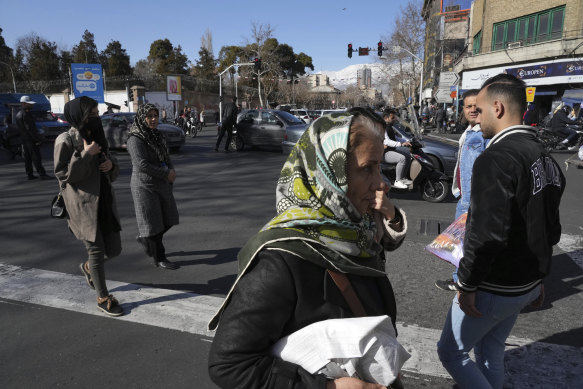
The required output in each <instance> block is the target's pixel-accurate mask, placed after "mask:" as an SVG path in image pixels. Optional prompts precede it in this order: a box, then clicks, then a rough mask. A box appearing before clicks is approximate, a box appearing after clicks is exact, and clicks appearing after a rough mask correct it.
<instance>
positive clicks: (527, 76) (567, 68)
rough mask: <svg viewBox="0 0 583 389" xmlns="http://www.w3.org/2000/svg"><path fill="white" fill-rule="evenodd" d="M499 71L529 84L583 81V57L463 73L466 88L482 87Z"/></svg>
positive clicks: (463, 85)
mask: <svg viewBox="0 0 583 389" xmlns="http://www.w3.org/2000/svg"><path fill="white" fill-rule="evenodd" d="M499 73H508V74H512V75H513V76H516V77H518V78H520V79H521V80H524V82H525V83H526V85H528V86H538V85H554V84H568V83H579V82H583V58H568V59H559V60H555V61H548V62H537V63H530V64H525V65H522V66H515V67H495V68H489V69H481V70H474V71H468V72H464V73H463V77H462V87H463V88H464V89H474V88H480V87H481V86H482V83H483V82H484V81H486V80H487V79H488V78H490V77H492V76H495V75H496V74H499Z"/></svg>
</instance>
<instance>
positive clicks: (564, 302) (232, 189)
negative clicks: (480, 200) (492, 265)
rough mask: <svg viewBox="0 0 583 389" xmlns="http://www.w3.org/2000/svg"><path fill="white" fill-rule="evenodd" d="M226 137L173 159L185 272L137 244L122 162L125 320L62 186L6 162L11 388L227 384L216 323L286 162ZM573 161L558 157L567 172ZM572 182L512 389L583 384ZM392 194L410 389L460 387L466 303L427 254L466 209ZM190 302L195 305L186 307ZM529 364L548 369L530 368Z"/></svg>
mask: <svg viewBox="0 0 583 389" xmlns="http://www.w3.org/2000/svg"><path fill="white" fill-rule="evenodd" d="M215 136H216V127H206V128H205V129H204V131H203V132H202V134H201V135H200V136H199V137H197V138H195V139H190V138H188V139H187V144H186V145H185V146H184V148H183V149H182V150H181V151H180V152H178V153H175V154H173V159H174V162H175V165H176V171H177V176H178V177H177V181H176V184H175V197H176V200H177V202H178V208H179V212H180V217H181V220H180V225H178V226H176V227H174V228H172V229H171V230H170V231H169V232H168V233H167V235H166V238H165V245H166V247H167V251H168V256H169V258H170V259H171V260H173V261H176V262H178V263H179V264H180V265H181V269H180V270H178V271H165V270H161V269H158V268H155V267H154V266H153V265H151V263H150V262H149V261H148V259H147V258H145V257H144V255H143V253H142V252H141V249H140V247H139V246H138V244H137V243H136V242H135V236H136V234H137V228H136V222H135V214H134V210H133V203H132V199H131V194H130V189H129V180H130V173H131V165H130V161H129V156H128V155H127V153H125V152H123V151H121V152H118V153H117V158H118V160H119V161H120V164H121V167H122V170H121V174H120V178H119V179H118V181H117V182H115V184H114V188H115V191H116V196H117V200H118V207H119V212H120V216H121V222H122V229H123V230H122V242H123V252H122V254H121V256H120V257H118V258H115V259H114V260H112V261H111V262H110V263H108V264H107V266H106V276H107V279H108V280H111V282H110V285H114V287H113V288H112V287H111V286H110V288H111V289H112V292H113V293H114V294H115V295H116V296H117V297H118V298H120V301H121V303H122V304H124V303H125V304H127V308H128V309H129V310H130V311H131V312H130V314H129V315H127V316H125V317H124V319H123V320H119V319H112V318H108V317H105V316H104V315H102V314H100V313H99V312H97V309H95V308H94V306H93V304H94V299H95V296H94V292H93V291H91V290H90V289H88V288H87V287H86V286H84V285H83V282H84V281H83V279H82V278H81V276H80V274H78V270H77V266H78V264H79V263H80V262H81V261H83V260H84V258H85V250H84V248H83V245H82V244H81V242H79V241H76V240H75V239H74V237H73V236H72V235H71V234H70V233H69V232H68V230H67V228H66V224H65V222H64V221H62V220H55V219H51V218H50V217H49V203H50V200H51V199H52V197H53V196H54V195H55V194H56V193H57V191H58V187H57V184H56V181H54V180H53V181H38V180H37V181H27V180H26V179H25V178H26V176H25V174H24V166H23V163H22V160H17V161H8V160H7V159H6V158H5V156H3V155H2V152H1V151H0V210H1V214H0V215H1V218H0V220H1V222H0V387H2V388H25V387H26V388H49V387H51V388H53V387H70V388H77V387H85V388H103V387H108V388H118V387H124V388H160V387H162V388H166V387H169V388H170V387H171V388H214V387H215V386H214V385H213V384H212V383H211V382H210V379H209V377H208V374H207V370H206V357H207V354H208V350H209V347H210V342H211V341H212V333H208V332H206V330H205V329H204V328H203V327H204V321H205V320H206V318H207V317H208V315H209V312H210V311H211V310H212V309H214V307H215V306H217V304H220V301H221V298H222V297H224V295H225V294H226V293H227V292H228V290H229V288H230V286H231V285H232V283H233V281H234V279H235V275H236V272H237V266H236V255H237V252H238V250H239V249H240V248H241V247H242V246H243V245H244V244H245V242H246V240H247V239H248V238H249V237H250V236H251V235H253V234H254V233H255V232H256V231H257V230H258V229H259V228H260V227H261V226H263V224H264V223H265V222H266V221H268V220H269V219H270V218H271V217H273V216H274V214H275V181H276V179H277V177H278V175H279V171H280V169H281V167H282V165H283V163H284V161H285V156H283V155H282V154H281V153H280V152H277V151H273V150H271V151H269V150H267V151H266V150H250V151H243V152H231V153H223V152H218V153H216V152H214V151H213V148H214V141H215ZM571 154H572V153H568V154H567V153H562V154H555V155H554V156H555V158H556V159H557V161H558V162H559V163H561V165H562V166H563V167H564V164H562V162H563V161H564V160H565V159H566V158H567V157H568V156H570V155H571ZM43 156H44V164H45V167H46V168H47V171H48V172H49V173H51V174H52V145H50V144H48V145H44V146H43ZM565 174H566V177H567V190H566V193H565V195H564V197H563V202H562V205H561V218H562V225H563V232H564V235H563V238H562V240H561V243H560V244H559V245H558V247H557V248H556V250H555V253H556V254H555V256H554V258H553V260H554V263H553V273H552V274H551V275H550V276H549V279H548V280H547V281H546V290H547V301H546V303H545V305H544V307H543V308H542V309H540V310H537V311H527V312H524V313H523V314H521V315H520V317H519V320H518V322H517V324H516V326H515V328H514V330H513V332H512V336H513V337H514V338H513V341H514V343H513V345H511V346H510V348H511V349H512V350H510V351H509V352H508V354H507V371H508V373H507V374H508V375H507V383H508V385H511V386H512V387H513V388H522V387H534V386H530V385H531V384H530V383H531V382H535V383H538V385H536V386H537V387H576V386H581V381H579V380H580V378H578V377H581V376H582V374H583V363H581V360H580V359H576V358H577V357H575V359H571V361H570V362H567V361H564V360H563V359H562V358H563V357H561V355H563V356H564V355H571V354H570V353H574V355H577V354H580V355H583V326H582V324H583V323H582V321H581V317H582V316H581V306H582V305H581V304H582V302H583V258H582V257H583V254H582V253H583V251H582V250H583V231H582V228H583V227H582V225H583V224H582V223H583V222H582V220H583V214H582V213H583V207H582V206H581V203H580V195H579V194H580V193H581V192H582V189H583V184H582V182H583V179H582V178H583V170H578V169H575V168H570V169H569V170H568V171H566V172H565ZM392 197H393V198H394V199H395V201H396V203H397V205H399V206H400V207H402V208H403V209H404V210H405V212H406V213H407V216H408V220H409V233H408V236H407V239H406V242H405V243H404V244H403V246H402V247H401V248H400V249H399V250H398V251H397V252H395V253H392V254H391V255H390V256H389V261H388V265H387V268H388V273H389V277H390V279H391V282H392V283H393V287H394V289H395V292H396V298H397V306H398V317H397V321H398V322H399V323H400V324H399V326H400V334H401V335H400V339H401V336H403V337H404V338H403V339H405V340H406V341H407V343H406V344H405V343H404V345H405V347H406V348H407V349H408V350H409V351H410V352H411V353H412V354H413V356H412V360H416V361H418V362H417V363H416V364H413V365H411V366H410V367H408V368H407V369H406V370H405V371H404V373H405V374H404V381H405V384H406V387H407V388H429V387H431V388H448V387H451V385H452V381H451V380H450V379H448V378H447V376H446V375H444V374H443V372H440V371H439V366H438V361H437V362H436V361H435V360H434V359H435V357H434V355H433V354H432V353H434V348H435V347H434V341H435V337H436V336H438V335H439V332H440V330H441V326H442V324H443V321H444V319H445V315H446V313H447V309H448V307H449V305H450V304H451V299H452V297H453V295H452V294H450V293H448V292H443V291H440V290H438V289H437V288H435V286H434V285H433V283H434V281H435V280H436V279H445V278H449V276H450V274H451V271H452V270H453V268H452V267H451V265H449V264H447V263H445V262H443V261H440V260H438V259H436V258H435V257H433V256H432V255H430V254H428V253H427V252H426V251H424V247H425V245H426V244H428V243H429V242H430V241H431V240H432V239H433V238H434V237H435V235H436V234H437V233H438V231H440V230H443V229H444V228H445V227H447V225H449V223H450V222H451V221H452V220H453V215H454V213H455V200H454V199H452V198H448V200H447V201H446V202H444V203H440V204H431V203H427V202H424V201H423V200H421V198H420V196H419V194H417V193H406V194H396V193H395V194H393V195H392ZM27 274H28V276H27ZM56 279H58V280H59V281H54V282H53V283H52V284H50V285H49V281H50V280H56ZM44 282H46V284H44ZM136 285H137V286H136ZM3 288H4V289H3ZM146 292H147V293H149V295H148V296H147V297H144V295H143V294H144V293H146ZM132 293H142V294H139V295H138V294H136V295H134V294H132ZM56 296H58V298H56ZM200 298H205V299H206V300H204V303H200V302H199V300H200ZM124 299H125V300H124ZM133 299H135V301H134V300H133ZM181 300H183V301H182V302H183V303H184V304H190V303H189V301H193V302H192V305H184V306H182V308H181V306H180V305H178V306H177V307H176V306H175V305H173V304H180V303H181ZM130 301H132V302H131V303H130ZM209 307H210V308H209ZM200 323H202V324H200ZM511 343H512V342H511ZM420 350H421V351H420ZM549 356H550V357H549ZM537 358H539V359H540V361H539V359H537ZM521 360H524V361H528V363H535V362H533V361H539V362H541V363H545V366H546V368H545V369H540V370H539V369H532V368H531V367H530V366H529V367H525V366H521V365H520V361H521ZM536 363H537V364H538V362H536ZM525 374H527V375H529V377H528V379H527V378H525V377H526V376H525ZM521 383H522V384H521ZM547 384H548V386H547ZM553 384H555V385H553ZM578 384H579V385H578ZM521 385H522V386H521ZM563 385H565V386H563ZM573 385H574V386H573Z"/></svg>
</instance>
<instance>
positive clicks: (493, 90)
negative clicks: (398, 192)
mask: <svg viewBox="0 0 583 389" xmlns="http://www.w3.org/2000/svg"><path fill="white" fill-rule="evenodd" d="M480 90H485V91H486V94H487V95H488V96H501V97H504V98H505V99H506V101H507V102H508V103H509V104H510V105H511V106H513V108H514V109H516V111H517V113H520V114H522V113H523V112H524V111H526V84H525V83H524V81H522V80H520V79H518V78H516V77H514V76H513V75H511V74H506V73H501V74H497V75H495V76H494V77H490V78H489V79H487V80H486V81H485V82H484V84H483V85H482V89H480Z"/></svg>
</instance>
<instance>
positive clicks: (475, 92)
mask: <svg viewBox="0 0 583 389" xmlns="http://www.w3.org/2000/svg"><path fill="white" fill-rule="evenodd" d="M478 93H480V90H479V89H468V90H467V91H465V92H464V95H463V97H462V99H463V100H465V98H466V97H472V96H477V95H478ZM464 104H465V103H464Z"/></svg>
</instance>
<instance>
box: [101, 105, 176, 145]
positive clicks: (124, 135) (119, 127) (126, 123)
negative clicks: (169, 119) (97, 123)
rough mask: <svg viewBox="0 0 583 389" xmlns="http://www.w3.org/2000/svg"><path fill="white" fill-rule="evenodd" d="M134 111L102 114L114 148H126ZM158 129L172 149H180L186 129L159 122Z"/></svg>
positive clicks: (104, 127) (109, 139) (107, 134)
mask: <svg viewBox="0 0 583 389" xmlns="http://www.w3.org/2000/svg"><path fill="white" fill-rule="evenodd" d="M135 115H136V114H135V113H134V112H118V113H112V114H105V115H103V116H101V123H102V124H103V130H104V132H105V137H106V138H107V141H108V142H109V147H111V148H112V149H126V148H127V140H128V131H129V129H130V127H131V125H132V123H133V122H134V117H135ZM158 130H159V131H160V133H161V134H162V135H163V136H164V138H165V139H166V144H167V145H168V148H169V149H170V150H179V149H180V148H181V147H182V146H183V145H184V142H185V139H186V137H185V136H184V131H182V129H181V128H180V127H177V126H175V125H172V124H168V123H159V124H158Z"/></svg>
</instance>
